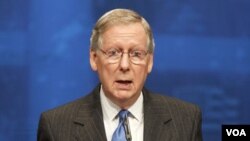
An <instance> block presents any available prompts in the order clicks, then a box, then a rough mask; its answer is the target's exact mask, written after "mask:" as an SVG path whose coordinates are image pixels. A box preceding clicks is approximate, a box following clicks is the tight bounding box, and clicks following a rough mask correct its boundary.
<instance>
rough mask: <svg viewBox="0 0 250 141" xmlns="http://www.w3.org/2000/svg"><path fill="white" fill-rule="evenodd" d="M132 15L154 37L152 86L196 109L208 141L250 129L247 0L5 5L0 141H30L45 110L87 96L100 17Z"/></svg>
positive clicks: (42, 0)
mask: <svg viewBox="0 0 250 141" xmlns="http://www.w3.org/2000/svg"><path fill="white" fill-rule="evenodd" d="M118 7H123V8H131V9H134V10H136V11H138V12H139V13H140V14H141V15H143V16H144V17H145V18H146V19H147V20H148V21H149V23H150V24H151V25H152V29H153V32H154V36H155V40H156V50H155V58H154V61H155V63H154V68H153V72H152V73H151V74H150V76H149V78H148V80H147V83H146V85H147V87H148V88H149V89H151V90H153V91H156V92H161V93H163V94H166V95H170V96H175V97H178V98H180V99H184V100H187V101H190V102H193V103H196V104H198V105H199V106H200V107H201V108H202V112H203V135H204V140H205V141H211V140H214V141H219V140H221V138H220V132H221V130H220V129H221V124H250V113H249V106H250V104H249V102H250V100H249V99H250V95H249V91H250V38H249V37H250V17H249V13H250V8H249V7H250V1H249V0H211V1H209V0H178V1H175V0H144V1H143V0H136V1H134V0H85V1H83V0H0V141H15V140H17V139H18V140H19V141H34V140H36V131H37V124H38V119H39V115H40V113H41V112H42V111H45V110H47V109H49V108H53V107H56V106H58V105H61V104H64V103H67V102H69V101H71V100H73V99H76V98H79V97H81V96H84V95H86V94H87V93H88V92H89V91H91V90H92V88H93V87H94V86H95V85H96V84H97V82H98V78H97V76H96V74H95V73H94V72H92V71H91V69H90V66H89V53H88V50H89V38H90V33H91V29H92V27H93V25H94V23H95V22H96V20H97V19H98V18H99V16H101V15H102V14H103V13H104V12H105V11H107V10H110V9H112V8H118Z"/></svg>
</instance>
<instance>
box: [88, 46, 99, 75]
mask: <svg viewBox="0 0 250 141" xmlns="http://www.w3.org/2000/svg"><path fill="white" fill-rule="evenodd" d="M89 62H90V66H91V68H92V70H93V71H97V54H96V51H93V50H90V52H89Z"/></svg>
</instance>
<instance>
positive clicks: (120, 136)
mask: <svg viewBox="0 0 250 141" xmlns="http://www.w3.org/2000/svg"><path fill="white" fill-rule="evenodd" d="M128 113H129V111H128V110H121V111H120V112H119V113H118V116H119V125H118V127H117V128H116V130H115V132H114V134H113V136H112V141H127V138H128V135H127V134H126V130H128V127H127V126H128V125H126V124H127V121H126V120H127V115H128Z"/></svg>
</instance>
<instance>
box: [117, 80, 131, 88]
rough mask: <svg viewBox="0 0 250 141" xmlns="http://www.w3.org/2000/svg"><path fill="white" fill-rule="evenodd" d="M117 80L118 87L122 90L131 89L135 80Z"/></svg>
mask: <svg viewBox="0 0 250 141" xmlns="http://www.w3.org/2000/svg"><path fill="white" fill-rule="evenodd" d="M115 82H116V84H117V87H118V88H119V89H122V90H129V89H131V84H132V83H133V81H131V80H117V81H115Z"/></svg>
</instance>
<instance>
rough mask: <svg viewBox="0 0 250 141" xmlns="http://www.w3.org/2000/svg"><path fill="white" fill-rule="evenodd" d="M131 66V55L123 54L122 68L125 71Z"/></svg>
mask: <svg viewBox="0 0 250 141" xmlns="http://www.w3.org/2000/svg"><path fill="white" fill-rule="evenodd" d="M129 65H130V58H129V55H128V53H123V54H122V56H121V60H120V67H121V69H122V70H123V71H124V70H128V69H129Z"/></svg>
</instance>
